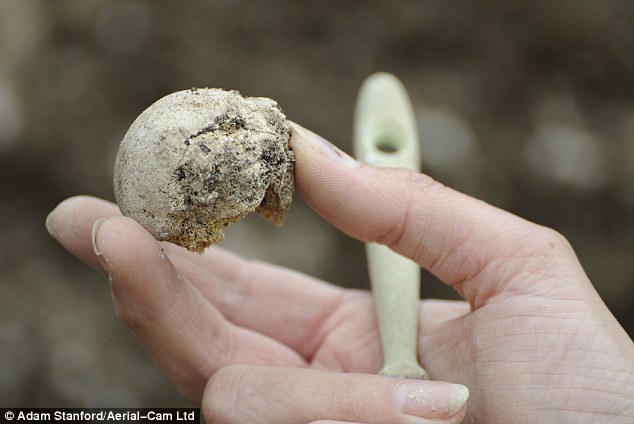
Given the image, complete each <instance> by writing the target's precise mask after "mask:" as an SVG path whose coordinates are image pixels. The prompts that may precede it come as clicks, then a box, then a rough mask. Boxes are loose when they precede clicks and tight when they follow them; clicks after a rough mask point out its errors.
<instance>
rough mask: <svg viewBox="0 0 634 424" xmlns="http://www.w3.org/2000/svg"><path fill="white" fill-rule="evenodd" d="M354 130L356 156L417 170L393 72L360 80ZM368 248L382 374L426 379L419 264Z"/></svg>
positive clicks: (412, 126)
mask: <svg viewBox="0 0 634 424" xmlns="http://www.w3.org/2000/svg"><path fill="white" fill-rule="evenodd" d="M354 131H355V132H354V149H355V156H356V157H357V158H358V159H359V160H361V161H363V162H366V163H369V164H372V165H375V166H381V167H404V168H410V169H414V170H420V147H419V139H418V131H417V127H416V120H415V117H414V112H413V109H412V106H411V103H410V100H409V97H408V95H407V92H406V90H405V88H404V87H403V85H402V84H401V82H400V81H399V80H398V79H397V78H396V77H394V76H393V75H391V74H387V73H378V74H374V75H372V76H370V77H369V78H368V79H367V80H366V81H365V82H364V83H363V85H362V86H361V89H360V91H359V96H358V98H357V106H356V110H355V126H354ZM366 252H367V257H368V270H369V274H370V281H371V284H372V292H373V295H374V299H375V304H376V312H377V317H378V321H379V330H380V334H381V344H382V347H383V357H384V358H383V359H384V367H383V369H382V370H381V374H385V375H393V376H402V377H410V378H427V373H426V372H425V370H423V369H422V368H421V367H420V365H418V358H417V356H418V349H417V343H418V300H419V297H420V267H419V266H418V265H417V264H416V263H414V262H412V261H411V260H409V259H407V258H405V257H403V256H401V255H399V254H397V253H395V252H393V251H392V250H390V249H389V248H387V247H385V246H383V245H379V244H376V243H368V244H366Z"/></svg>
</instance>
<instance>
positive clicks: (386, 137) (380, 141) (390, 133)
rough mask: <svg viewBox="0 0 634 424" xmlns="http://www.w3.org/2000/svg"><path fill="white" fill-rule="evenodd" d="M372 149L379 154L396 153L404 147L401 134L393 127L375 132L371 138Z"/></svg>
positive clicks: (403, 139)
mask: <svg viewBox="0 0 634 424" xmlns="http://www.w3.org/2000/svg"><path fill="white" fill-rule="evenodd" d="M373 145H374V147H375V148H376V149H377V150H378V151H379V152H381V153H387V154H394V153H398V152H399V151H400V150H401V149H402V148H403V146H404V145H405V138H404V137H403V132H402V131H401V130H400V129H398V128H394V127H384V128H381V129H379V130H377V132H376V134H375V136H374V138H373Z"/></svg>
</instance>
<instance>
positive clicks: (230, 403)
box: [202, 365, 246, 424]
mask: <svg viewBox="0 0 634 424" xmlns="http://www.w3.org/2000/svg"><path fill="white" fill-rule="evenodd" d="M245 368H246V366H244V365H228V366H226V367H223V368H221V369H220V370H218V371H217V372H216V373H214V375H213V376H212V377H211V378H210V379H209V381H208V382H207V386H206V387H205V391H204V393H203V401H202V412H203V417H204V419H205V422H207V423H210V424H212V423H213V424H220V423H223V424H224V423H231V422H233V419H232V415H233V414H232V412H234V411H236V410H237V409H236V408H237V407H238V405H237V403H238V399H240V398H241V395H240V391H241V390H242V388H243V387H244V384H242V379H243V376H244V374H245Z"/></svg>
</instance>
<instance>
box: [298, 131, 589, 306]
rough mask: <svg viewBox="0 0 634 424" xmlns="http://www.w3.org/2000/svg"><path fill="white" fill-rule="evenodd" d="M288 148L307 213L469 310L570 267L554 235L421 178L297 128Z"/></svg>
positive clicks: (567, 249)
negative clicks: (385, 249)
mask: <svg viewBox="0 0 634 424" xmlns="http://www.w3.org/2000/svg"><path fill="white" fill-rule="evenodd" d="M291 147H292V148H293V151H294V152H295V156H296V160H297V162H296V172H295V175H296V186H297V190H298V191H299V193H300V194H301V195H302V197H304V199H305V200H306V202H307V203H308V204H309V205H310V206H311V207H312V208H313V209H315V210H316V211H317V212H318V213H319V214H321V215H322V216H323V217H324V218H326V219H327V220H328V221H330V222H331V223H332V224H333V225H335V226H336V227H338V228H339V229H341V230H342V231H344V232H346V233H347V234H348V235H350V236H352V237H355V238H357V239H359V240H361V241H365V242H378V243H382V244H385V245H387V246H389V247H391V248H392V249H393V250H395V251H397V252H399V253H401V254H402V255H404V256H406V257H409V258H411V259H413V260H414V261H416V262H417V263H419V264H420V265H421V266H423V267H425V268H427V269H428V270H430V271H431V272H432V273H434V274H435V275H437V276H438V277H439V278H440V279H441V280H443V281H444V282H445V283H447V284H450V285H452V286H454V287H455V288H456V289H457V290H458V291H459V292H460V293H461V294H462V295H463V296H464V297H466V298H467V300H469V301H470V302H471V303H472V306H477V305H478V303H479V302H480V301H484V300H486V299H488V298H489V297H490V295H492V294H495V293H500V292H501V291H502V290H503V289H505V288H508V287H507V286H504V285H503V284H506V283H508V282H509V281H508V280H509V277H510V276H512V275H516V274H518V273H522V272H525V271H530V272H537V273H539V272H543V270H544V269H547V270H558V269H562V271H561V272H562V273H564V272H567V271H563V268H561V265H562V263H565V264H566V266H570V265H571V264H573V263H576V262H575V261H571V260H570V259H571V258H574V254H573V253H572V250H571V249H570V247H569V245H568V243H567V242H566V241H565V239H564V238H563V237H562V236H561V235H559V234H558V233H556V232H555V231H553V230H550V229H547V228H545V227H542V226H539V225H537V224H534V223H531V222H529V221H526V220H524V219H522V218H519V217H517V216H515V215H513V214H511V213H508V212H505V211H503V210H501V209H498V208H496V207H494V206H491V205H489V204H487V203H485V202H482V201H480V200H477V199H474V198H472V197H469V196H466V195H464V194H461V193H459V192H456V191H454V190H452V189H450V188H448V187H445V186H444V185H442V184H440V183H438V182H436V181H434V180H433V179H432V178H430V177H428V176H426V175H423V174H420V173H416V172H413V171H410V170H406V169H388V168H376V167H373V166H370V165H365V164H361V163H360V162H356V161H354V160H353V159H352V158H350V157H349V156H347V155H346V154H345V153H343V152H341V151H340V150H339V149H337V148H336V147H335V146H333V145H332V144H330V143H328V142H327V141H325V140H323V139H322V138H321V137H319V136H318V135H316V134H314V133H312V132H310V131H308V130H306V129H304V128H302V127H300V126H298V125H295V131H294V133H293V136H292V138H291ZM575 266H576V267H577V268H580V267H579V265H578V264H577V265H575ZM567 270H569V268H568V269H567ZM480 283H483V284H480Z"/></svg>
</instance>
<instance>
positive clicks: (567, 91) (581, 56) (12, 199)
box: [0, 0, 634, 407]
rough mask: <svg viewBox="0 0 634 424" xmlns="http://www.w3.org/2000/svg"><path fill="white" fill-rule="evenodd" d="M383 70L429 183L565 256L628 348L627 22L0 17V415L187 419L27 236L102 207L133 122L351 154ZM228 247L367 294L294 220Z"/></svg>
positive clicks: (293, 4) (582, 3) (312, 11)
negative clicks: (362, 103)
mask: <svg viewBox="0 0 634 424" xmlns="http://www.w3.org/2000/svg"><path fill="white" fill-rule="evenodd" d="M380 70H386V71H390V72H392V73H394V74H396V75H397V76H398V77H400V78H401V79H402V80H403V82H404V83H405V84H406V86H407V87H408V89H409V91H410V94H411V97H412V99H413V101H414V103H415V106H416V109H417V116H418V120H419V123H420V126H421V133H422V148H423V155H424V156H423V157H424V161H423V166H424V169H425V171H426V172H427V173H429V174H430V175H432V176H434V177H435V178H437V179H439V180H440V181H442V182H443V183H445V184H447V185H449V186H452V187H454V188H457V189H459V190H462V191H464V192H466V193H468V194H471V195H473V196H476V197H479V198H482V199H484V200H486V201H488V202H490V203H493V204H495V205H497V206H500V207H502V208H505V209H508V210H510V211H512V212H514V213H517V214H519V215H521V216H523V217H526V218H528V219H530V220H533V221H536V222H539V223H541V224H544V225H547V226H551V227H554V228H556V229H557V230H559V231H560V232H562V233H563V234H564V235H566V236H567V237H568V238H569V240H570V241H571V242H572V244H573V245H574V246H575V248H576V250H577V252H578V255H579V258H580V260H581V262H582V263H583V265H584V267H585V269H586V270H587V272H588V274H589V275H590V277H591V278H592V280H593V281H594V283H595V285H596V287H597V290H598V291H599V292H600V293H601V295H602V296H603V298H604V299H605V301H606V302H607V304H608V305H609V307H610V308H611V310H612V311H613V312H614V314H615V315H616V316H617V318H618V319H619V320H620V322H621V323H622V324H623V325H624V326H625V327H626V329H627V330H628V331H629V333H630V334H633V333H634V309H633V296H632V289H633V288H634V279H633V278H632V275H634V256H633V253H634V213H633V212H634V2H630V1H616V0H603V1H594V0H577V1H567V2H561V1H497V2H496V1H471V0H462V1H450V2H446V1H418V0H416V1H414V0H413V1H400V0H391V1H378V0H376V1H369V0H365V1H345V2H344V1H337V0H329V1H319V2H298V1H293V0H289V1H281V0H277V1H266V2H265V1H242V0H209V1H177V0H174V1H156V0H153V1H151V0H125V1H124V0H112V1H109V0H55V1H50V0H42V1H32V0H0V172H1V174H0V175H1V178H0V194H1V201H0V225H1V237H0V270H1V273H0V289H1V295H0V314H1V319H0V404H2V406H31V407H35V406H148V407H151V406H158V405H174V406H176V405H181V404H184V402H183V401H182V400H180V399H179V398H178V397H177V395H176V394H175V392H174V391H173V390H172V389H171V388H170V386H169V384H168V383H167V382H166V380H165V379H164V378H163V376H162V375H161V374H160V373H159V372H158V371H157V370H156V368H155V367H154V365H153V364H152V362H151V360H150V359H149V358H148V357H147V356H146V354H145V352H144V351H143V349H142V348H141V347H140V346H139V345H138V343H137V342H136V340H135V338H134V336H132V335H131V334H130V333H129V331H128V330H127V328H126V327H125V326H124V325H123V324H121V323H119V322H118V321H117V319H116V318H115V316H114V314H113V312H112V307H111V304H110V295H109V289H108V287H107V283H106V282H105V281H103V280H102V278H101V276H99V275H98V274H97V273H96V272H94V271H92V270H89V269H86V268H85V267H84V266H83V265H82V264H80V263H79V262H78V261H77V260H75V259H74V258H73V257H71V256H70V255H69V254H67V253H66V252H65V251H63V250H62V249H61V248H60V247H59V246H58V245H57V244H56V243H55V242H54V241H53V240H52V239H51V238H50V237H49V236H48V235H47V233H46V231H45V228H44V219H45V217H46V214H47V213H48V212H49V211H50V210H51V209H52V208H53V207H54V206H55V205H56V204H57V203H58V202H60V201H61V200H62V199H64V198H66V197H68V196H72V195H75V194H91V195H96V196H101V197H105V198H107V199H112V198H113V195H112V189H111V180H112V166H113V161H114V155H115V153H116V150H117V147H118V143H119V140H120V139H121V138H122V136H123V134H124V132H125V131H126V129H127V127H128V126H129V125H130V123H131V122H132V120H134V118H135V117H136V116H137V115H138V114H139V113H140V112H141V111H142V110H143V109H144V108H145V107H147V106H148V105H149V104H150V103H152V102H153V101H155V100H157V99H158V98H160V97H162V96H163V95H166V94H168V93H170V92H172V91H175V90H180V89H186V88H190V87H193V86H197V87H206V86H209V87H224V88H232V89H237V90H240V91H241V92H242V93H243V94H245V95H252V96H268V97H272V98H274V99H276V100H277V101H278V102H279V103H280V104H281V106H282V107H283V109H284V110H285V111H286V113H287V115H288V116H289V117H290V118H291V119H293V120H294V121H297V122H299V123H301V124H303V125H304V126H306V127H308V128H310V129H312V130H314V131H316V132H318V133H320V134H322V135H323V136H325V137H326V138H329V139H330V140H332V141H333V142H334V143H335V144H337V145H339V146H340V147H341V148H342V149H344V150H346V151H350V144H351V143H350V139H351V136H350V135H351V129H352V121H351V119H352V112H353V106H354V101H355V96H356V92H357V89H358V87H359V85H360V83H361V81H362V80H363V79H364V78H365V77H366V76H367V75H369V74H370V73H372V72H376V71H380ZM227 238H228V239H227V241H226V242H224V243H223V245H224V246H226V247H227V248H230V249H232V250H235V251H238V252H241V253H242V254H244V255H246V256H249V257H253V258H262V259H266V260H270V261H273V262H276V263H279V264H283V265H287V266H290V267H293V268H296V269H298V270H301V271H304V272H307V273H310V274H312V275H315V276H318V277H321V278H324V279H327V280H329V281H332V282H334V283H336V284H340V285H346V286H355V287H367V286H368V282H367V274H366V270H365V262H364V251H363V247H362V245H361V244H360V243H358V242H356V241H354V240H349V239H347V238H346V237H344V236H342V235H341V234H340V233H339V232H337V231H335V230H334V229H332V228H331V227H330V226H329V225H328V224H326V223H325V222H323V221H322V220H321V219H320V218H319V217H318V216H316V215H315V214H314V213H313V212H312V211H310V210H309V209H308V208H307V207H306V206H305V205H304V204H303V203H302V202H301V199H299V198H297V199H296V203H295V204H294V206H293V208H292V210H291V213H290V215H289V217H288V221H287V225H286V226H285V227H284V228H283V229H282V230H276V229H274V228H273V227H271V226H269V225H268V224H267V223H266V222H265V221H264V220H261V219H259V218H257V217H255V218H253V219H251V218H249V219H248V220H247V221H246V222H244V223H241V224H240V225H238V226H236V227H233V228H232V229H231V230H230V231H228V234H227ZM262 238H266V240H267V243H266V244H258V242H257V241H258V240H260V239H262ZM425 279H426V281H427V284H426V285H425V286H424V288H423V290H424V294H425V296H427V297H450V296H455V295H454V294H453V293H451V291H450V290H448V289H447V288H446V287H444V286H443V285H442V284H441V283H439V282H437V281H435V280H433V278H432V277H430V276H425Z"/></svg>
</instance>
